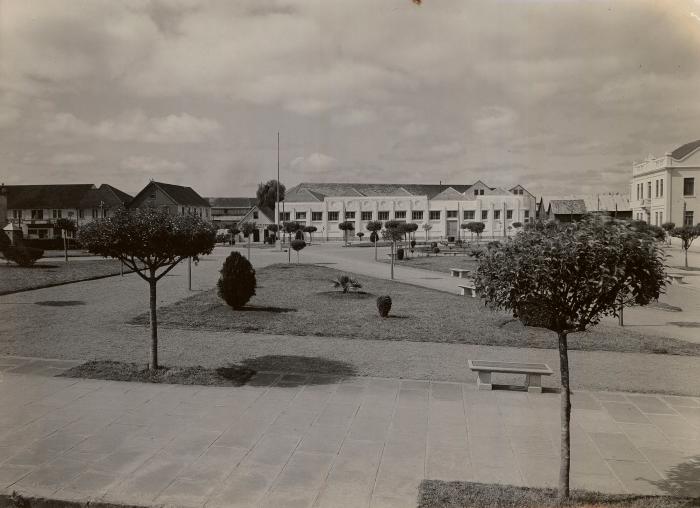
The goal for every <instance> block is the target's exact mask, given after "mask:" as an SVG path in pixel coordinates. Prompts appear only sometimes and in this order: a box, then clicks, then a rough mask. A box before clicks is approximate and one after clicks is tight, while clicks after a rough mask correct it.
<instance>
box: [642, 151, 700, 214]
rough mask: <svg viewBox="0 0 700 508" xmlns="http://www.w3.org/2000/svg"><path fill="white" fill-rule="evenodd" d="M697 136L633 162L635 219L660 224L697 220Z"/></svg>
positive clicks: (699, 164) (699, 166) (699, 169)
mask: <svg viewBox="0 0 700 508" xmlns="http://www.w3.org/2000/svg"><path fill="white" fill-rule="evenodd" d="M699 180H700V139H699V140H696V141H691V142H690V143H685V144H683V145H681V146H679V147H678V148H676V149H675V150H672V151H671V152H667V153H666V154H665V155H664V156H662V157H654V156H652V155H650V156H648V157H647V158H646V159H645V160H644V161H642V162H637V163H634V164H632V182H631V194H630V201H631V204H632V214H633V217H634V218H635V219H637V220H643V221H646V222H647V223H649V224H654V225H657V226H660V225H661V224H664V223H666V222H673V223H674V224H676V226H690V225H693V226H694V225H696V224H698V223H699V222H700V190H699V187H698V185H699V184H700V181H699Z"/></svg>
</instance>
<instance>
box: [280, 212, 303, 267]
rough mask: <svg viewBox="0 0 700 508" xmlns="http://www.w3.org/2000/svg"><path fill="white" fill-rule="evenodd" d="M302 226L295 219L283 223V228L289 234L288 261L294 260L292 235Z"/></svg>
mask: <svg viewBox="0 0 700 508" xmlns="http://www.w3.org/2000/svg"><path fill="white" fill-rule="evenodd" d="M300 227H301V226H300V225H299V223H298V222H294V221H286V222H283V223H282V229H283V230H284V232H285V233H287V235H288V236H289V248H287V262H288V263H291V262H292V248H291V245H292V235H293V234H294V233H296V232H297V231H299V228H300Z"/></svg>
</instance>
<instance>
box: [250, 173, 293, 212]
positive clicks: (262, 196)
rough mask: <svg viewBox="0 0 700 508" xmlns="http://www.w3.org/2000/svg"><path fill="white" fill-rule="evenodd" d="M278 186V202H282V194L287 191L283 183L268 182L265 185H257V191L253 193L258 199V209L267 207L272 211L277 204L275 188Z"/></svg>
mask: <svg viewBox="0 0 700 508" xmlns="http://www.w3.org/2000/svg"><path fill="white" fill-rule="evenodd" d="M278 185H279V191H280V193H279V200H280V201H284V193H285V191H286V190H287V189H286V187H285V186H284V184H283V183H280V182H278V181H277V180H268V181H267V182H265V183H261V184H259V185H258V190H257V192H256V193H255V194H256V197H257V199H258V202H257V204H258V207H267V208H271V209H272V210H274V209H275V205H276V204H277V186H278Z"/></svg>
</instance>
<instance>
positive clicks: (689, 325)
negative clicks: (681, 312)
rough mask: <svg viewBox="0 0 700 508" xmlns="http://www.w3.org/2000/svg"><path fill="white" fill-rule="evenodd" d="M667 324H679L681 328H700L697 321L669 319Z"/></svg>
mask: <svg viewBox="0 0 700 508" xmlns="http://www.w3.org/2000/svg"><path fill="white" fill-rule="evenodd" d="M668 324H669V325H674V326H680V327H681V328H700V323H699V322H697V321H669V323H668Z"/></svg>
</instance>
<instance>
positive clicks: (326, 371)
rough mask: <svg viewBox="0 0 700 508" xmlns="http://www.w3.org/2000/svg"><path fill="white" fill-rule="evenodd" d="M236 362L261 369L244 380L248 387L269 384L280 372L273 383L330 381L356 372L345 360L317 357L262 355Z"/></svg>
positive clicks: (312, 383) (284, 384) (291, 384)
mask: <svg viewBox="0 0 700 508" xmlns="http://www.w3.org/2000/svg"><path fill="white" fill-rule="evenodd" d="M240 365H241V366H242V367H247V368H249V369H253V370H256V371H259V372H260V371H262V372H260V373H259V374H257V375H256V376H254V377H253V379H251V380H250V381H249V382H248V385H252V386H264V385H269V384H271V383H272V382H274V381H275V380H277V379H278V378H279V377H280V374H275V373H289V374H284V375H283V376H282V378H281V379H279V381H278V382H277V383H276V384H275V386H286V387H294V386H300V385H321V384H334V383H337V382H338V381H339V378H342V377H350V376H356V375H357V369H355V367H354V366H353V365H352V364H350V363H347V362H342V361H338V360H330V359H328V358H321V357H317V356H296V355H265V356H258V357H256V358H247V359H245V360H243V361H242V362H241V363H240Z"/></svg>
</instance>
